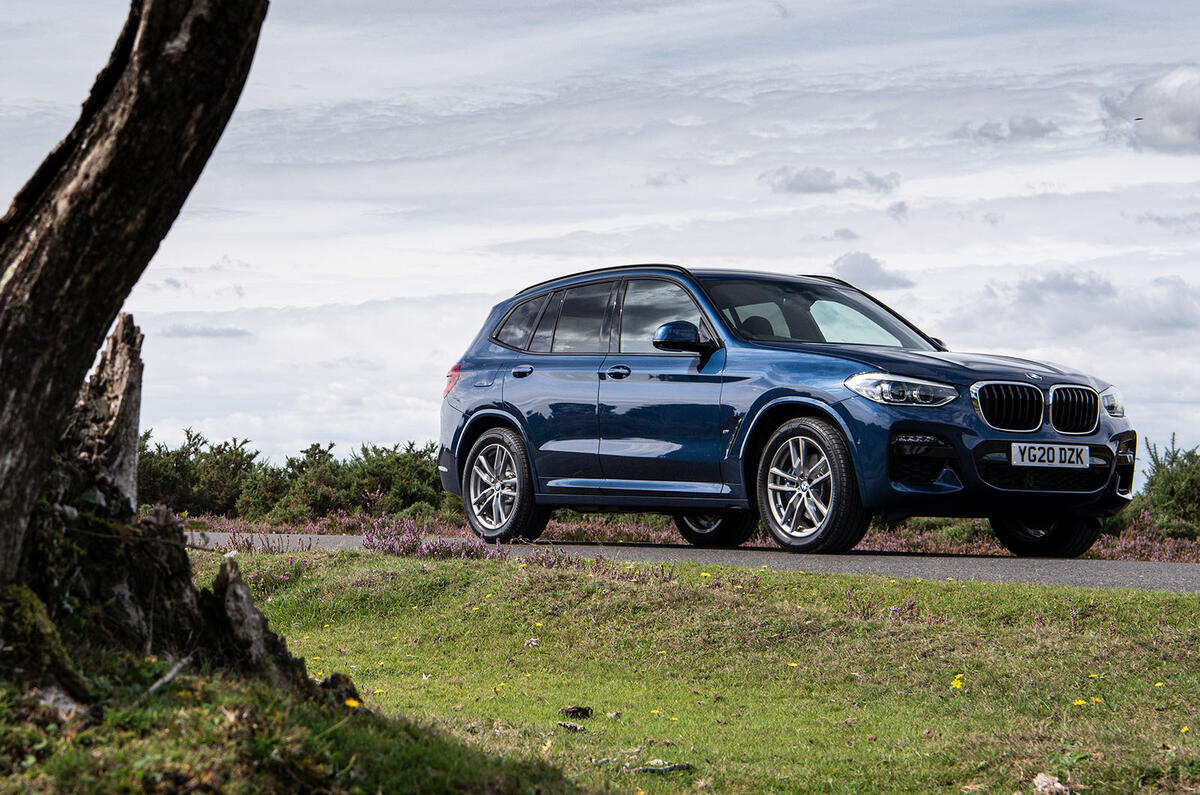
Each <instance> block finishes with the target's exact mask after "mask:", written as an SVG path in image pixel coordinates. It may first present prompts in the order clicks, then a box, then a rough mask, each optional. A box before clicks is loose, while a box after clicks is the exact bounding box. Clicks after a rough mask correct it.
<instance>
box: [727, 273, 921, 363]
mask: <svg viewBox="0 0 1200 795" xmlns="http://www.w3.org/2000/svg"><path fill="white" fill-rule="evenodd" d="M705 287H706V288H707V289H708V295H709V297H710V298H712V300H713V302H714V303H715V304H716V305H717V309H718V310H719V311H720V312H721V314H722V315H723V316H724V317H725V319H726V320H728V321H729V322H730V324H731V325H732V326H733V327H734V329H736V330H737V332H738V334H740V335H741V336H743V337H746V338H747V339H752V340H763V341H764V342H828V343H835V344H854V345H885V346H888V347H893V348H909V349H912V350H918V351H931V350H933V346H932V345H930V344H929V343H928V342H927V341H926V340H925V339H923V338H922V337H921V336H920V334H918V333H917V332H915V331H913V330H912V328H910V327H909V326H908V324H906V323H905V322H904V321H903V320H902V319H901V318H900V317H899V316H898V315H895V314H894V313H892V312H889V311H888V310H886V309H884V308H883V307H882V306H880V305H879V304H877V303H875V302H874V301H872V300H871V299H870V298H868V297H867V296H865V295H863V294H862V293H860V292H858V291H856V290H850V289H847V288H845V287H840V286H837V285H832V284H813V283H810V282H801V281H791V280H787V281H785V280H782V279H781V280H774V279H753V280H751V279H746V280H742V279H707V280H705Z"/></svg>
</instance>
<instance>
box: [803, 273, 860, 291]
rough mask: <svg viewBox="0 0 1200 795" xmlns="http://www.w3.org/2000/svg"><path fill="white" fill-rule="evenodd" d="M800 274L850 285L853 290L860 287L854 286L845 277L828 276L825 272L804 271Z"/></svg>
mask: <svg viewBox="0 0 1200 795" xmlns="http://www.w3.org/2000/svg"><path fill="white" fill-rule="evenodd" d="M800 275H801V276H803V277H805V278H806V279H820V280H821V281H826V282H833V283H834V284H840V285H842V286H843V287H849V288H850V289H851V290H857V289H858V288H857V287H855V286H854V285H853V284H851V283H850V282H848V281H846V280H844V279H839V278H837V277H836V276H826V275H825V274H823V273H802V274H800Z"/></svg>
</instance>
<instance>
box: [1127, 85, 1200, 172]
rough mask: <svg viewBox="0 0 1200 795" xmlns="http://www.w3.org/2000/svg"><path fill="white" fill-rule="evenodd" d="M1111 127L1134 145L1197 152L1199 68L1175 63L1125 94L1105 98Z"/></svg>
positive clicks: (1199, 146)
mask: <svg viewBox="0 0 1200 795" xmlns="http://www.w3.org/2000/svg"><path fill="white" fill-rule="evenodd" d="M1104 107H1105V109H1106V110H1107V111H1108V113H1109V116H1110V121H1111V122H1112V124H1113V126H1114V129H1116V130H1118V131H1119V134H1120V135H1123V136H1124V137H1125V139H1126V140H1127V141H1128V142H1129V144H1130V145H1131V146H1133V147H1135V148H1145V149H1158V150H1160V151H1163V152H1181V153H1200V68H1198V67H1195V66H1177V67H1175V68H1174V69H1172V70H1171V71H1169V72H1167V73H1166V74H1163V75H1161V76H1159V77H1155V78H1153V79H1151V80H1147V81H1145V82H1144V83H1141V84H1139V85H1138V86H1137V87H1136V88H1134V89H1133V91H1131V92H1130V93H1129V94H1128V96H1125V97H1123V98H1120V99H1115V98H1111V97H1110V98H1106V99H1105V101H1104Z"/></svg>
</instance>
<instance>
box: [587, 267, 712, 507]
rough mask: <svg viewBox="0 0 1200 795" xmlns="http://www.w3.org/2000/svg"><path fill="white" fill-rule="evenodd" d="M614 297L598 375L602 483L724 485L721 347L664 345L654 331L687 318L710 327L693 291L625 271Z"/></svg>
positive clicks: (652, 488) (683, 492)
mask: <svg viewBox="0 0 1200 795" xmlns="http://www.w3.org/2000/svg"><path fill="white" fill-rule="evenodd" d="M620 292H621V295H620V296H619V297H618V298H619V300H618V304H619V306H620V311H619V313H618V314H617V323H616V328H615V329H614V330H615V334H614V337H615V339H616V345H615V348H616V350H614V352H612V353H610V354H609V356H608V358H607V359H606V360H605V362H604V368H603V370H602V372H601V375H600V396H599V407H600V411H599V422H600V466H601V469H602V470H603V472H604V477H605V479H606V484H605V486H606V488H609V489H613V490H617V491H625V492H629V493H639V494H647V495H649V494H654V493H661V494H675V495H680V496H689V495H690V496H704V495H706V494H718V493H720V492H721V490H722V485H721V484H722V478H721V460H722V458H723V457H724V444H723V439H722V434H721V425H720V400H721V383H722V373H723V371H724V368H725V350H724V348H721V349H718V350H716V351H714V352H712V353H710V354H706V355H700V354H696V353H667V352H664V351H660V350H657V349H656V348H655V347H654V345H653V343H652V338H653V336H654V332H655V330H656V329H657V328H658V327H659V326H661V325H662V324H663V323H667V322H670V321H675V320H686V321H688V322H690V323H693V324H695V325H696V326H697V327H699V328H700V329H701V334H702V335H704V334H710V333H711V332H710V331H709V330H708V329H707V325H708V324H707V323H705V321H704V316H703V313H702V311H701V310H700V307H699V306H697V304H696V302H695V300H694V299H693V298H692V296H691V294H690V293H689V292H688V291H687V290H686V289H685V288H684V287H683V286H682V285H681V284H679V283H678V282H675V281H673V280H670V279H659V278H645V279H629V280H628V281H626V282H625V283H624V284H623V285H622V287H621V290H620Z"/></svg>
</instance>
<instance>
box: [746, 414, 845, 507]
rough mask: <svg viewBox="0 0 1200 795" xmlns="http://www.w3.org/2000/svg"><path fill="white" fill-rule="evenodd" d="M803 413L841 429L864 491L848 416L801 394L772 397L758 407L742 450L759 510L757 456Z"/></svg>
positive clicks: (748, 487) (748, 485) (750, 489)
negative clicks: (845, 416)
mask: <svg viewBox="0 0 1200 795" xmlns="http://www.w3.org/2000/svg"><path fill="white" fill-rule="evenodd" d="M801 417H814V418H816V419H821V420H825V421H826V422H829V423H830V424H832V425H833V426H834V427H835V428H837V429H838V430H839V431H841V432H842V435H843V436H844V437H845V438H846V445H847V447H848V448H849V450H850V459H851V461H852V463H853V464H854V479H855V481H856V482H857V483H858V489H859V493H860V494H863V493H865V488H866V484H865V483H864V481H863V476H862V467H860V466H859V465H858V446H857V445H856V444H855V441H854V435H853V434H852V433H851V432H850V427H849V425H847V424H846V421H845V419H844V418H843V417H842V416H841V415H840V414H838V413H837V412H836V411H834V410H833V407H832V406H830V405H829V404H827V403H823V402H821V401H818V400H813V399H812V398H806V397H800V396H792V397H781V398H776V399H774V400H772V401H770V402H769V403H767V404H766V405H764V406H763V407H762V408H760V409H759V410H758V412H757V413H756V414H755V415H754V417H753V419H752V420H751V421H750V424H749V425H748V427H747V429H746V433H745V435H744V436H743V437H742V444H741V450H740V453H739V455H740V458H741V463H740V466H741V472H742V483H743V484H744V486H745V489H746V496H747V497H748V498H749V500H750V504H751V505H753V506H754V508H755V509H756V510H757V508H758V504H757V503H758V488H757V484H758V471H757V469H758V460H759V458H760V457H761V456H762V451H763V448H764V447H766V445H767V441H768V440H769V439H770V438H771V434H773V433H774V432H775V430H776V429H777V428H779V426H780V425H782V424H783V423H785V422H787V421H788V420H794V419H799V418H801Z"/></svg>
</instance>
